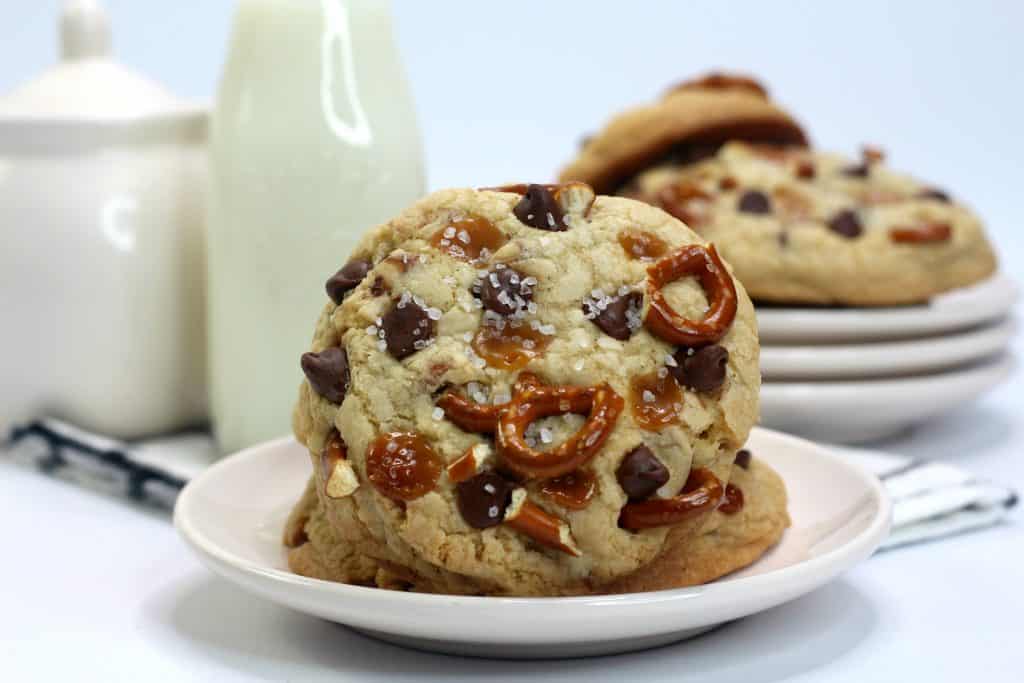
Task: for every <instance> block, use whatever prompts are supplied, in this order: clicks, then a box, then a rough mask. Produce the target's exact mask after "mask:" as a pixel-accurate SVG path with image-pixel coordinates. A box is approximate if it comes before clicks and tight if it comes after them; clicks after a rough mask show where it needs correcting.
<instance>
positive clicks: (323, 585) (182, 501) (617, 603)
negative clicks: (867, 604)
mask: <svg viewBox="0 0 1024 683" xmlns="http://www.w3.org/2000/svg"><path fill="white" fill-rule="evenodd" d="M755 430H757V432H758V433H759V434H760V435H761V437H762V438H771V439H775V440H778V441H781V442H783V444H785V443H786V442H789V443H793V444H796V445H797V446H798V447H800V448H802V449H808V448H809V449H811V450H813V451H814V452H815V455H816V456H817V457H821V458H825V459H827V460H829V461H831V463H832V464H833V465H835V466H838V467H841V468H843V469H845V470H846V471H847V472H848V473H849V474H850V475H851V476H853V477H854V478H855V479H856V480H858V483H859V484H861V485H862V486H863V495H864V496H866V497H868V498H870V500H872V501H873V502H874V503H875V505H876V509H875V510H874V514H873V517H872V518H871V519H870V521H869V522H868V524H867V525H866V526H865V528H864V529H862V530H861V531H860V532H859V533H858V534H857V535H856V536H854V537H853V538H852V539H850V540H849V541H847V542H846V543H843V544H841V545H839V546H837V547H835V548H832V549H830V550H827V551H824V552H822V553H820V554H818V555H816V556H814V557H809V558H806V559H804V560H801V561H800V562H797V563H795V564H791V565H787V566H785V567H781V568H779V569H774V570H771V571H768V572H765V573H763V574H758V575H754V576H747V577H740V578H736V579H732V580H730V581H726V582H721V583H715V582H712V583H709V584H704V585H701V586H691V587H686V588H674V589H669V590H662V591H650V592H644V593H626V594H619V595H586V596H571V597H491V596H467V595H443V594H428V593H406V592H397V591H386V590H381V589H379V588H370V587H365V586H352V585H347V584H342V583H336V582H331V581H323V580H319V579H311V578H308V577H304V576H299V575H297V574H293V573H291V572H289V571H286V570H282V569H276V568H272V567H266V566H264V565H260V564H258V563H255V562H251V561H249V560H247V559H245V558H241V557H239V556H237V555H236V554H234V553H232V552H230V551H227V550H224V549H223V548H221V547H219V546H217V545H216V544H215V543H213V541H211V540H210V539H208V538H207V537H206V536H205V534H203V533H202V532H201V530H200V529H198V528H197V527H196V525H195V523H194V521H193V520H192V519H190V514H189V511H190V506H191V505H192V504H193V503H192V499H193V497H194V496H197V495H198V492H199V491H201V490H202V487H203V486H204V482H205V480H207V479H208V478H212V477H215V476H217V475H218V474H219V473H220V472H221V471H222V470H224V469H227V468H230V467H235V466H238V464H239V463H240V462H242V461H244V460H246V459H248V458H252V457H257V453H258V452H259V451H262V450H264V449H269V448H279V447H282V446H287V445H289V444H290V443H293V442H294V439H293V438H292V437H290V436H289V437H282V438H279V439H275V440H272V441H268V442H263V443H261V444H257V445H255V446H252V447H250V448H247V449H243V450H242V451H239V452H237V453H235V454H232V455H230V456H227V457H225V458H223V459H221V460H220V461H218V462H217V463H215V464H214V465H212V466H211V467H209V468H207V469H206V470H204V471H203V472H202V473H201V474H200V475H199V476H197V477H196V478H195V479H193V480H192V481H190V482H189V483H188V484H187V485H186V486H185V488H184V489H183V490H182V492H181V493H180V494H179V496H178V500H177V503H176V505H175V509H174V526H175V529H176V530H177V531H178V533H179V535H181V537H182V538H183V539H184V541H185V542H186V544H187V545H188V546H189V547H190V548H191V549H192V550H193V551H194V552H196V554H197V555H198V556H199V558H200V559H201V560H202V561H203V564H205V565H206V566H207V567H208V568H209V569H211V570H212V571H213V572H214V573H216V574H218V575H220V576H222V577H223V578H225V579H227V580H228V581H230V582H232V583H235V584H239V585H242V587H244V588H246V589H248V590H252V591H255V592H257V593H259V594H260V595H261V596H263V597H264V598H266V599H270V600H272V601H273V602H275V603H277V604H284V605H286V606H288V607H290V608H292V609H298V608H297V607H295V606H294V604H292V603H289V602H285V601H281V600H276V599H274V598H272V597H271V596H269V595H268V594H267V593H265V592H263V591H261V590H260V588H259V587H258V586H254V585H252V584H251V583H250V582H249V581H248V580H247V579H253V580H257V581H268V580H269V581H271V582H274V583H280V584H283V585H286V586H288V587H294V588H299V589H303V590H315V591H317V592H318V593H320V594H322V595H331V596H333V597H335V598H337V599H338V600H344V599H345V598H346V597H350V598H355V599H359V600H366V599H370V600H371V601H376V602H378V603H394V604H395V605H396V606H400V607H402V608H406V609H410V608H416V607H423V608H437V607H444V608H446V609H451V608H458V609H460V610H463V611H470V612H471V611H473V610H482V609H493V608H494V607H498V606H500V607H501V608H502V609H503V610H506V612H505V614H506V615H507V614H508V612H507V610H510V609H511V610H514V611H516V612H519V613H522V614H519V615H517V616H518V617H519V618H523V616H524V615H528V614H529V613H530V612H532V611H538V610H544V611H546V610H550V609H551V608H552V607H553V606H557V605H567V606H574V607H603V608H605V609H609V608H616V607H618V608H626V607H637V606H638V603H639V604H642V605H644V606H647V607H649V608H652V609H653V608H654V607H661V608H666V607H670V606H673V605H676V604H677V603H679V602H680V601H684V600H689V599H693V598H695V597H697V596H707V598H706V599H708V600H711V599H714V598H716V597H718V596H721V595H722V594H728V593H732V592H736V591H737V590H742V589H750V590H754V591H763V590H764V588H765V587H770V586H771V585H773V584H777V583H780V582H783V581H785V580H786V579H795V580H802V583H801V589H800V590H798V591H797V593H796V595H802V594H803V593H805V592H807V591H810V590H813V589H814V588H817V587H818V586H820V585H822V584H823V583H824V582H827V581H830V580H832V579H833V578H835V577H836V576H837V575H838V574H840V573H841V572H842V571H844V570H845V569H848V568H849V567H850V566H852V565H854V564H856V563H857V562H859V561H861V560H862V559H864V558H866V557H868V556H869V555H871V554H872V553H873V552H874V551H875V550H876V549H877V547H878V545H879V544H880V543H881V542H882V540H883V539H884V538H885V536H886V535H887V534H888V531H889V527H890V524H891V518H892V503H891V501H890V499H889V497H888V495H887V494H886V492H885V489H884V487H883V486H882V484H881V482H880V481H879V480H878V479H877V477H875V476H874V475H873V474H871V473H870V472H868V471H867V470H865V469H864V468H861V467H858V466H857V465H855V464H853V463H850V462H849V461H847V460H845V459H844V458H843V457H842V456H840V455H838V454H836V453H834V452H831V451H830V450H828V449H827V448H826V447H824V446H821V445H819V444H816V443H814V442H812V441H808V440H806V439H802V438H800V437H796V436H792V435H789V434H784V433H782V432H777V431H774V430H769V429H765V428H761V427H755ZM222 569H223V570H224V571H221V570H222ZM820 570H825V572H826V575H825V576H823V577H822V576H818V577H817V579H818V580H808V578H807V577H808V576H815V575H816V574H819V573H820ZM783 592H785V591H783ZM794 597H795V596H794ZM789 599H792V598H791V597H783V599H782V600H781V601H778V602H774V601H769V602H771V604H769V605H768V606H767V607H764V608H762V609H767V608H768V607H771V606H775V605H777V604H781V602H785V601H786V600H789ZM382 609H383V607H382ZM757 611H761V610H760V609H755V610H753V611H749V610H745V609H741V610H739V611H738V613H736V614H735V615H733V616H727V617H726V618H724V619H723V618H721V617H720V616H719V617H716V618H714V619H712V620H710V621H709V622H708V623H719V622H721V621H724V620H728V619H731V618H737V617H739V616H744V615H746V614H751V613H754V612H757ZM328 618H330V617H328ZM358 627H359V626H357V628H358ZM680 628H681V627H680ZM655 632H656V631H655ZM662 632H667V631H664V629H663V630H662ZM485 636H486V634H481V638H480V639H479V642H507V640H508V639H498V640H494V641H488V640H487V638H486V637H485ZM447 640H452V641H455V640H457V639H455V638H448V639H447ZM564 642H570V640H565V641H564Z"/></svg>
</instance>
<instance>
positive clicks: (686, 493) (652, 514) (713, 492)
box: [619, 468, 725, 531]
mask: <svg viewBox="0 0 1024 683" xmlns="http://www.w3.org/2000/svg"><path fill="white" fill-rule="evenodd" d="M724 495H725V488H724V487H723V486H722V482H721V481H719V480H718V477H716V476H715V475H714V474H713V473H712V472H711V471H710V470H707V469H704V468H699V469H696V470H693V471H692V472H690V476H689V477H687V479H686V485H685V486H683V490H682V491H680V492H679V493H678V494H677V495H675V496H673V497H671V498H649V499H647V500H641V501H637V502H634V503H627V504H626V505H625V506H624V507H623V508H622V513H621V514H620V515H619V526H621V527H622V528H623V529H629V530H630V531H639V530H640V529H650V528H653V527H658V526H667V525H670V524H678V523H679V522H682V521H685V520H687V519H690V518H691V517H694V516H696V515H699V514H701V513H704V512H710V511H711V510H714V509H715V508H716V507H717V506H718V505H719V503H721V501H722V497H723V496H724Z"/></svg>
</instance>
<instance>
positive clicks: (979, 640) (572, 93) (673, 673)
mask: <svg viewBox="0 0 1024 683" xmlns="http://www.w3.org/2000/svg"><path fill="white" fill-rule="evenodd" d="M297 1H300V0H297ZM106 4H107V6H108V7H109V9H110V11H111V14H112V17H113V27H114V43H115V49H116V51H117V53H118V55H119V57H120V58H122V59H123V60H124V61H126V62H128V63H130V64H132V65H133V66H135V67H137V68H139V69H141V70H142V71H145V72H146V73H148V74H150V75H152V76H153V77H155V78H157V79H158V80H161V81H163V82H165V83H167V84H168V85H169V86H170V87H171V88H172V89H173V90H175V91H176V92H178V93H180V94H183V95H188V96H192V97H196V98H201V99H208V98H210V97H211V96H212V93H213V91H214V88H215V83H216V78H217V73H218V71H219V67H220V63H221V60H222V58H223V51H224V46H225V43H226V39H227V32H228V28H229V22H230V14H231V3H228V2H225V1H224V0H203V1H200V0H193V1H192V2H173V1H166V0H165V1H162V2H156V1H153V0H118V1H113V0H111V1H109V2H107V3H106ZM57 6H58V3H57V2H53V1H47V2H35V1H31V0H19V1H18V2H15V1H13V0H0V91H3V90H6V89H8V88H10V87H12V86H14V85H15V84H17V83H18V82H20V81H22V80H24V79H26V78H28V77H30V76H31V75H32V74H34V73H35V72H37V71H39V70H41V69H42V68H44V67H45V66H46V65H47V64H49V63H50V62H51V61H52V60H53V59H54V56H55V54H56V40H55V31H54V26H55V15H56V9H57ZM395 15H396V30H397V34H398V40H399V45H400V49H401V51H402V53H403V56H404V58H405V63H406V65H407V70H408V73H409V77H410V80H411V83H412V88H413V91H414V94H415V97H416V100H417V107H418V111H419V117H420V124H421V128H422V131H423V136H424V145H425V150H426V154H427V159H428V176H429V180H430V185H431V187H433V188H437V187H443V186H449V185H477V186H479V185H487V184H494V183H498V182H503V181H509V180H544V179H548V178H550V177H552V175H553V173H554V171H555V169H556V168H557V167H558V165H559V164H561V163H562V162H564V161H565V160H566V159H567V158H568V157H569V156H570V155H571V154H572V153H573V150H574V147H575V144H576V141H577V140H578V139H579V138H580V136H581V135H582V134H583V133H585V132H587V131H590V130H593V129H594V128H596V127H597V126H599V125H600V124H601V122H602V121H604V120H605V119H606V117H607V116H608V115H609V114H610V113H611V112H613V111H615V110H616V109H618V108H621V107H622V106H625V105H629V104H631V103H635V102H640V101H643V100H646V99H650V98H652V97H654V96H656V95H657V94H658V93H659V92H660V91H661V90H662V89H663V88H664V87H665V86H666V85H667V84H669V83H671V82H672V81H674V80H676V79H679V78H681V77H685V76H688V75H691V74H694V73H696V72H699V71H701V70H703V69H706V68H710V67H726V68H736V69H743V70H749V71H751V72H754V73H756V74H758V75H759V76H760V77H762V78H763V79H764V80H765V81H766V82H767V83H768V84H769V85H770V86H771V88H772V90H773V92H774V94H775V95H776V97H777V98H778V99H779V100H780V101H781V102H782V103H784V104H785V105H787V106H789V107H790V108H791V109H792V110H794V111H795V112H797V113H798V114H799V116H800V117H801V118H802V119H803V120H804V121H805V122H806V123H807V126H808V128H809V131H810V133H811V134H812V136H813V138H814V140H815V142H816V143H817V144H818V145H820V146H823V147H828V148H834V149H838V150H843V151H849V152H855V151H856V149H857V148H858V146H859V145H860V144H861V143H864V142H870V143H874V144H878V145H881V146H882V147H884V148H885V149H886V150H887V151H888V152H889V159H890V162H891V164H892V165H893V166H895V167H897V168H900V169H904V170H908V171H911V172H913V173H916V174H918V175H920V176H923V177H926V178H928V179H929V180H932V181H933V182H935V183H936V184H937V185H939V186H943V187H946V188H948V189H950V190H951V191H952V192H953V193H954V194H955V195H957V196H958V197H961V198H964V199H966V201H967V202H968V203H970V204H972V205H973V206H974V207H975V208H976V209H977V210H978V211H979V212H980V213H981V214H982V216H983V217H984V218H985V219H986V220H987V222H988V224H989V227H990V231H991V233H992V235H993V237H994V240H995V241H996V243H997V246H998V247H999V249H1000V253H1001V255H1002V259H1003V267H1004V269H1006V270H1008V271H1009V272H1010V273H1011V274H1014V275H1015V276H1016V277H1017V278H1018V280H1020V279H1022V277H1021V276H1022V274H1024V246H1022V245H1024V240H1022V239H1021V238H1020V236H1019V235H1020V234H1021V232H1022V231H1024V218H1022V216H1021V213H1022V210H1024V192H1022V189H1024V188H1022V180H1024V178H1022V174H1021V172H1020V170H1019V169H1020V168H1021V162H1022V160H1024V88H1022V82H1024V79H1022V78H1021V75H1020V74H1021V72H1022V71H1024V48H1022V38H1021V34H1022V30H1024V3H1017V2H1009V1H1007V2H991V1H990V2H978V1H974V2H960V3H952V2H937V1H935V2H901V3H893V2H881V1H860V2H823V1H818V2H781V1H776V2H754V1H751V2H725V1H724V0H719V1H717V2H672V3H669V2H662V3H656V2H643V1H639V0H632V1H631V2H615V3H612V2H594V1H591V2H586V1H579V2H560V3H554V2H537V1H527V0H520V1H518V2H501V3H497V2H483V1H481V0H477V1H476V2H422V1H419V2H417V1H415V0H404V1H400V2H397V3H396V4H395ZM2 229H3V228H2V226H0V230H2ZM1017 348H1018V349H1020V348H1021V344H1020V342H1019V341H1018V343H1017ZM1021 379H1022V376H1021V374H1020V373H1019V372H1018V374H1016V375H1015V376H1014V378H1013V379H1012V380H1011V381H1010V382H1009V383H1007V384H1006V385H1004V386H1003V387H1002V388H1000V389H999V390H997V391H996V392H993V393H992V394H990V395H989V396H988V397H987V398H986V399H985V400H983V401H981V402H979V403H978V404H976V405H974V406H971V407H968V408H965V409H964V410H962V411H960V412H959V413H957V414H956V415H952V416H949V417H947V418H944V419H942V420H940V421H937V422H935V423H933V424H930V425H928V426H925V427H923V428H921V429H919V430H918V431H917V432H916V433H915V434H913V435H911V436H909V437H906V438H904V439H901V440H898V441H895V442H890V443H888V444H886V445H887V447H890V448H893V449H897V450H900V451H902V452H905V453H910V454H914V455H922V456H928V457H934V458H940V459H947V460H949V461H951V462H957V463H959V464H961V465H964V466H967V467H970V468H972V469H974V470H976V471H977V472H979V473H980V474H982V475H985V476H989V477H992V478H994V479H998V480H1000V481H1002V482H1004V483H1007V484H1010V485H1015V486H1018V487H1020V486H1021V485H1022V484H1024V465H1022V464H1021V457H1024V454H1022V453H1021V450H1022V449H1021V446H1022V444H1024V438H1022V437H1024V418H1022V417H1021V415H1022V414H1024V387H1022V381H1021ZM867 400H870V399H869V398H868V399H867ZM0 513H2V514H0V519H2V520H3V521H0V534H2V537H3V544H4V548H5V551H4V553H3V555H2V557H3V563H2V565H0V580H2V584H3V585H2V587H0V671H3V670H4V669H5V668H6V666H11V665H13V666H14V667H18V668H22V674H21V675H19V676H17V677H15V678H13V679H10V680H15V679H17V680H23V679H24V678H25V676H24V667H31V670H32V671H34V673H35V674H36V675H37V676H40V677H56V676H61V677H63V678H65V679H69V680H73V679H77V678H78V676H79V675H86V674H90V677H100V678H102V679H103V680H113V679H115V678H123V679H127V680H139V679H141V678H166V677H173V678H178V679H184V678H199V679H206V680H214V679H215V680H226V679H227V678H228V677H230V674H234V675H235V676H240V677H241V678H243V679H245V678H253V677H260V678H269V679H285V678H293V679H303V680H308V679H309V678H310V677H311V676H313V675H314V674H319V675H320V676H323V677H325V678H330V679H332V680H369V679H371V678H379V680H387V681H397V680H409V679H414V678H416V677H418V676H421V675H426V674H431V673H434V674H438V675H445V676H448V677H449V678H450V679H453V680H471V679H475V678H477V677H480V678H486V679H487V680H503V679H509V678H515V677H526V676H529V677H530V678H533V679H543V678H546V677H548V676H552V677H554V676H558V677H559V680H575V679H579V680H588V681H590V680H598V679H602V678H605V679H607V680H631V679H635V680H657V679H661V678H664V679H665V680H673V681H679V680H689V679H690V678H691V677H693V678H694V679H703V680H715V681H716V682H717V683H728V682H730V681H743V683H750V682H752V681H758V680H771V681H775V680H793V679H801V680H823V679H828V680H849V681H857V682H858V683H861V682H863V681H867V680H922V681H935V680H958V681H964V680H974V679H976V678H979V677H984V678H985V679H986V680H993V681H996V680H1020V676H1021V675H1024V674H1022V673H1021V672H1022V671H1024V653H1022V650H1024V647H1022V638H1021V636H1022V635H1024V621H1021V615H1022V614H1024V588H1022V586H1021V583H1020V579H1019V577H1020V575H1021V567H1022V566H1024V550H1022V548H1024V532H1022V531H1021V529H1020V528H1019V525H1016V524H1014V523H1010V524H1007V525H1003V526H1002V527H1001V528H999V529H995V530H990V531H987V532H983V533H979V534H975V535H972V536H967V537H963V538H958V539H953V540H949V541H946V542H944V543H942V544H937V545H931V546H923V547H917V548H912V549H908V550H902V551H896V552H891V553H887V554H883V555H881V556H878V557H875V558H873V559H871V560H870V561H868V562H867V563H866V564H864V565H863V566H861V567H858V568H857V569H855V570H854V571H852V572H851V573H849V574H848V575H847V576H846V577H844V578H843V579H841V580H840V581H838V582H836V583H835V584H833V585H831V586H829V587H827V588H825V589H823V590H820V591H818V592H816V593H814V594H812V595H811V596H808V597H806V598H804V599H802V600H799V601H797V602H795V603H792V604H790V605H787V606H784V607H782V608H779V609H776V610H773V611H771V612H769V613H767V614H764V615H761V616H758V617H755V618H752V619H748V620H745V621H743V622H741V623H738V624H734V625H731V626H729V627H726V628H724V629H722V630H720V631H718V632H716V633H714V634H712V635H710V636H707V637H705V638H702V639H699V640H696V641H693V642H691V643H686V644H682V645H678V646H673V647H669V648H663V649H660V650H657V651H652V652H649V653H643V654H637V655H630V656H625V657H619V658H613V659H597V660H585V661H576V662H568V663H520V664H514V663H498V662H481V661H469V660H458V659H453V658H446V657H435V656H430V655H423V654H418V653H410V652H405V651H402V650H398V649H395V648H392V647H390V646H386V645H381V644H377V643H374V642H371V641H367V640H365V639H363V638H361V637H359V636H356V635H353V634H351V633H349V632H347V631H345V630H343V629H341V628H336V627H333V626H330V625H327V624H324V623H322V622H319V621H317V620H314V619H310V618H306V617H303V616H301V615H297V614H293V613H291V612H288V611H285V610H281V609H278V608H276V607H273V606H271V605H268V604H264V603H262V602H260V601H258V600H255V599H252V598H249V597H248V596H246V595H244V594H242V593H241V592H239V591H238V590H236V589H234V588H232V587H230V586H228V585H227V584H224V583H223V582H221V581H219V580H217V579H214V578H212V577H211V576H210V575H208V574H207V573H206V572H205V571H204V570H202V569H201V568H200V567H199V566H198V564H197V563H196V562H195V561H194V560H192V558H191V557H190V556H188V555H187V553H186V551H185V549H184V547H183V545H182V544H181V543H180V542H179V541H178V540H177V538H176V537H175V536H174V534H173V531H172V530H171V528H170V526H169V525H168V524H167V523H166V521H165V520H164V519H162V518H160V517H158V516H154V515H149V514H137V513H136V512H135V511H134V510H131V509H130V508H129V507H127V506H126V505H124V504H122V503H120V502H117V501H111V500H107V499H103V498H99V497H96V496H92V495H90V494H86V493H82V492H78V491H73V490H71V489H69V488H68V487H66V486H65V485H63V484H60V483H58V482H54V481H50V480H46V479H42V478H40V477H38V476H37V475H35V474H33V473H30V472H26V471H23V470H20V469H16V468H14V467H12V466H10V465H8V464H7V463H5V462H0ZM495 618H496V619H500V618H501V615H500V614H496V615H495ZM482 627H484V628H485V627H486V625H482ZM100 672H102V674H101V673H100Z"/></svg>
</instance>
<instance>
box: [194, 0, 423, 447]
mask: <svg viewBox="0 0 1024 683" xmlns="http://www.w3.org/2000/svg"><path fill="white" fill-rule="evenodd" d="M210 146H211V158H212V171H213V173H212V176H213V180H212V193H211V198H210V216H209V233H210V234H209V255H208V267H209V310H208V326H209V363H210V382H211V402H212V406H211V408H212V413H213V423H214V430H215V433H216V435H217V439H218V442H219V443H220V446H221V449H222V450H223V452H225V453H227V452H232V451H234V450H237V449H239V448H243V447H246V446H249V445H252V444H254V443H257V442H259V441H262V440H265V439H270V438H273V437H277V436H281V435H284V434H287V433H289V432H290V427H291V411H292V406H293V404H294V403H295V400H296V397H297V389H298V385H299V383H300V381H301V379H302V374H301V370H300V369H299V356H300V354H301V353H302V352H303V351H305V350H306V349H307V347H308V345H309V341H310V339H311V338H312V334H313V327H314V324H315V322H316V318H317V316H318V315H319V313H320V311H321V309H322V308H323V306H324V304H325V303H327V301H328V299H327V295H326V294H325V293H324V282H325V281H326V280H327V278H328V277H330V276H331V275H332V274H334V272H335V271H337V270H338V268H340V267H341V266H342V265H343V264H344V263H345V261H346V260H347V257H348V254H349V252H350V251H351V249H352V247H353V246H354V245H355V244H356V242H357V240H358V239H359V237H360V236H361V234H362V233H363V232H364V231H365V230H367V229H368V228H371V227H373V226H374V225H376V224H378V223H381V222H384V221H386V220H388V219H389V218H391V217H392V216H393V215H394V214H396V213H397V212H398V211H400V210H401V209H402V208H404V207H405V206H407V205H408V204H409V203H411V202H412V201H413V200H415V199H416V198H418V197H419V196H420V195H421V194H422V193H423V189H424V187H423V185H424V181H423V170H422V159H421V152H420V142H419V137H418V133H417V130H416V121H415V116H414V112H413V106H412V101H411V99H410V96H409V92H408V89H407V87H406V83H405V79H404V74H403V72H402V68H401V65H400V63H399V59H398V54H397V51H396V49H395V44H394V40H393V38H392V31H391V17H390V8H389V3H387V2H385V1H383V0H241V2H240V3H239V5H238V8H237V13H236V15H235V21H234V27H233V30H232V35H231V43H230V46H229V50H228V57H227V62H226V64H225V67H224V73H223V76H222V79H221V83H220V88H219V91H218V94H217V104H216V108H215V111H214V115H213V120H212V124H211V140H210Z"/></svg>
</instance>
